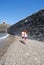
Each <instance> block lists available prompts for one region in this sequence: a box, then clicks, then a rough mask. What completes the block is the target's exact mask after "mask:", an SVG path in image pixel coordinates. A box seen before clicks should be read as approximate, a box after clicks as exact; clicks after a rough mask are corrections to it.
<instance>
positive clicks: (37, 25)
mask: <svg viewBox="0 0 44 65" xmlns="http://www.w3.org/2000/svg"><path fill="white" fill-rule="evenodd" d="M25 29H26V30H27V31H28V38H31V39H36V40H40V41H44V9H43V10H40V11H39V12H37V13H35V14H32V15H31V16H28V17H27V18H25V19H23V20H21V21H19V22H18V23H16V24H14V25H12V26H11V27H9V28H8V33H9V34H13V35H20V33H21V31H22V30H25Z"/></svg>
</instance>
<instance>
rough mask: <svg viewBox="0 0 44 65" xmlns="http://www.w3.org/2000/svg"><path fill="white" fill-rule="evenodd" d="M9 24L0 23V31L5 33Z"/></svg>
mask: <svg viewBox="0 0 44 65" xmlns="http://www.w3.org/2000/svg"><path fill="white" fill-rule="evenodd" d="M8 27H9V24H0V33H6V32H7V28H8Z"/></svg>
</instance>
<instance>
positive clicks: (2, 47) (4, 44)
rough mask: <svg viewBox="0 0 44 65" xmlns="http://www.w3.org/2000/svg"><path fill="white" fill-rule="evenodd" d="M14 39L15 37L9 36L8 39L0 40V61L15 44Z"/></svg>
mask: <svg viewBox="0 0 44 65" xmlns="http://www.w3.org/2000/svg"><path fill="white" fill-rule="evenodd" d="M14 39H15V38H14V36H13V35H9V36H8V37H7V38H5V39H2V40H0V43H1V44H0V59H1V57H2V56H3V55H4V53H5V52H6V51H7V49H8V47H9V45H10V44H11V43H13V42H14Z"/></svg>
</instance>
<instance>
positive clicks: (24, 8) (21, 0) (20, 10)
mask: <svg viewBox="0 0 44 65" xmlns="http://www.w3.org/2000/svg"><path fill="white" fill-rule="evenodd" d="M41 9H44V0H0V23H2V22H3V21H6V22H7V23H9V24H15V23H16V22H18V21H20V20H22V19H24V18H26V17H27V16H30V15H31V14H33V13H35V12H37V11H39V10H41Z"/></svg>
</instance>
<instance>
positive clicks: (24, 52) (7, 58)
mask: <svg viewBox="0 0 44 65" xmlns="http://www.w3.org/2000/svg"><path fill="white" fill-rule="evenodd" d="M24 42H25V43H24ZM24 42H23V41H22V39H21V37H19V36H16V37H15V40H14V42H13V43H12V44H11V45H10V46H9V48H8V49H7V52H6V53H5V54H4V55H3V56H2V58H1V61H0V65H44V42H41V41H37V40H31V39H27V40H25V41H24Z"/></svg>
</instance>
